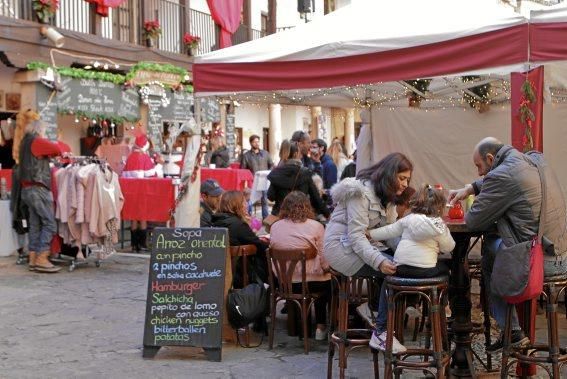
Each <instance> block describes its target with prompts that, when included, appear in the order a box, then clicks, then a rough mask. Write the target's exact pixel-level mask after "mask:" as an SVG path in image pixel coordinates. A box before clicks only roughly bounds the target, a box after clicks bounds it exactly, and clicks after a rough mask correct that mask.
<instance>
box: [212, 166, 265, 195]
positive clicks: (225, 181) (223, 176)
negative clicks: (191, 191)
mask: <svg viewBox="0 0 567 379" xmlns="http://www.w3.org/2000/svg"><path fill="white" fill-rule="evenodd" d="M207 179H215V180H216V181H217V182H219V184H220V186H221V187H222V188H223V189H224V190H225V191H232V190H236V191H242V190H243V189H244V188H246V187H247V188H252V182H254V175H252V172H251V171H250V170H241V169H233V168H201V183H202V182H204V181H205V180H207Z"/></svg>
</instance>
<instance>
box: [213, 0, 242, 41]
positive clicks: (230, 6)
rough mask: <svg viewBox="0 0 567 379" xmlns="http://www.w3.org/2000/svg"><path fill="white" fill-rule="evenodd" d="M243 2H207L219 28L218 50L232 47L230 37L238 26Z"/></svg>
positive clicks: (216, 0) (234, 0) (235, 0)
mask: <svg viewBox="0 0 567 379" xmlns="http://www.w3.org/2000/svg"><path fill="white" fill-rule="evenodd" d="M243 3H244V0H230V1H226V0H207V4H208V5H209V9H210V10H211V16H213V20H214V21H215V23H216V24H218V25H219V26H220V28H221V35H220V48H221V49H223V48H225V47H229V46H232V40H231V38H230V37H231V36H232V34H234V32H236V29H238V26H239V25H240V13H241V12H242V4H243Z"/></svg>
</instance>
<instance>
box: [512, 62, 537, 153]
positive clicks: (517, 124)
mask: <svg viewBox="0 0 567 379" xmlns="http://www.w3.org/2000/svg"><path fill="white" fill-rule="evenodd" d="M511 91H512V102H511V109H512V112H511V115H512V123H511V125H512V146H514V147H515V148H516V149H518V150H519V151H522V152H526V151H530V150H538V151H542V152H543V66H540V67H537V68H534V69H533V70H530V71H528V72H513V73H512V74H511Z"/></svg>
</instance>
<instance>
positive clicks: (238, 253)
mask: <svg viewBox="0 0 567 379" xmlns="http://www.w3.org/2000/svg"><path fill="white" fill-rule="evenodd" d="M229 251H230V259H231V263H232V277H233V278H234V277H236V270H237V268H236V267H237V264H238V261H239V260H240V264H241V275H242V288H243V287H246V286H247V285H248V284H249V280H248V257H251V256H254V255H256V245H240V246H231V247H229ZM231 284H232V283H231ZM244 330H245V331H244V335H245V341H246V346H250V328H249V327H248V326H246V327H245V328H244ZM236 333H238V331H236ZM236 340H237V343H238V338H237V339H236Z"/></svg>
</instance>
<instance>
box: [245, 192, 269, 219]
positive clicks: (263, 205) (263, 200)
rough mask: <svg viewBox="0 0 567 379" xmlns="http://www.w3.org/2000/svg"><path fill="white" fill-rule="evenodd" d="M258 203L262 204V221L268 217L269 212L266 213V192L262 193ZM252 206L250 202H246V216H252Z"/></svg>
mask: <svg viewBox="0 0 567 379" xmlns="http://www.w3.org/2000/svg"><path fill="white" fill-rule="evenodd" d="M260 203H261V204H262V220H263V219H265V218H266V217H268V215H269V214H270V212H268V191H262V197H261V198H260ZM253 206H254V204H252V202H251V201H249V202H248V214H249V215H251V216H253V214H252V208H253Z"/></svg>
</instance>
